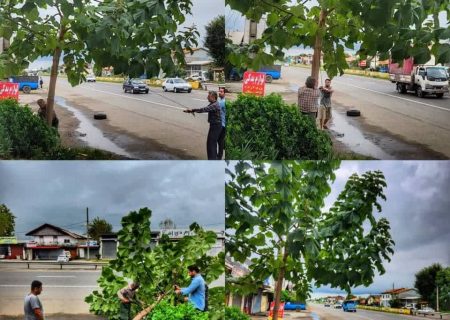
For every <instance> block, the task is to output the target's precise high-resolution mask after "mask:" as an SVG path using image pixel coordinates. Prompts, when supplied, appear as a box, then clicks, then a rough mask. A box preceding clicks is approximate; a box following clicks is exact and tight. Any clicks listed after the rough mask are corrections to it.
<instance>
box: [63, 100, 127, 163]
mask: <svg viewBox="0 0 450 320" xmlns="http://www.w3.org/2000/svg"><path fill="white" fill-rule="evenodd" d="M55 103H56V104H58V105H59V106H61V107H63V108H66V109H67V110H69V111H70V112H72V113H73V114H74V116H75V117H76V118H77V119H78V121H80V124H79V127H78V129H77V131H78V132H80V136H79V139H80V140H82V141H84V142H86V144H87V145H88V146H89V147H92V148H97V149H101V150H105V151H109V152H112V153H115V154H119V155H122V156H126V157H129V158H132V157H133V156H132V155H131V154H130V153H128V152H127V151H126V150H125V149H123V148H121V147H119V146H118V145H117V144H115V143H114V142H112V141H111V140H109V139H108V138H107V137H105V136H104V135H103V132H102V131H101V130H100V129H98V128H97V127H95V126H94V124H93V123H92V122H91V120H90V119H88V117H86V116H85V115H84V114H83V113H82V112H81V111H79V110H78V109H76V108H74V107H72V106H70V105H68V104H67V102H66V99H64V98H62V97H55Z"/></svg>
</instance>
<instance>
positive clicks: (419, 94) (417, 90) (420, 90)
mask: <svg viewBox="0 0 450 320" xmlns="http://www.w3.org/2000/svg"><path fill="white" fill-rule="evenodd" d="M416 94H417V96H418V97H419V98H423V97H424V96H425V95H424V94H423V91H422V87H417V89H416Z"/></svg>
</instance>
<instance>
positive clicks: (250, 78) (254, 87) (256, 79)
mask: <svg viewBox="0 0 450 320" xmlns="http://www.w3.org/2000/svg"><path fill="white" fill-rule="evenodd" d="M265 89H266V74H265V73H263V72H253V71H246V72H245V73H244V79H243V83H242V92H243V93H249V94H254V95H256V96H264V93H265Z"/></svg>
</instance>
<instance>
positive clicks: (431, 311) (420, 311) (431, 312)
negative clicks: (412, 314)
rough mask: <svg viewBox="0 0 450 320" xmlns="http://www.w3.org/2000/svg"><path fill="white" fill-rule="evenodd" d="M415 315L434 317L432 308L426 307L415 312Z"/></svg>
mask: <svg viewBox="0 0 450 320" xmlns="http://www.w3.org/2000/svg"><path fill="white" fill-rule="evenodd" d="M417 313H418V314H431V315H434V313H435V311H434V309H433V308H429V307H426V308H422V309H420V310H417Z"/></svg>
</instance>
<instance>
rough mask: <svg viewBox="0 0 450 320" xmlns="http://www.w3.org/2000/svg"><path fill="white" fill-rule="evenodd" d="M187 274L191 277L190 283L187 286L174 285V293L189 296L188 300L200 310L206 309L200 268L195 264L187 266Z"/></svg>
mask: <svg viewBox="0 0 450 320" xmlns="http://www.w3.org/2000/svg"><path fill="white" fill-rule="evenodd" d="M188 274H189V276H190V277H191V279H192V280H191V283H190V284H189V286H188V287H187V288H180V287H178V286H175V293H176V294H182V295H184V296H189V298H188V301H189V302H191V303H192V304H193V305H194V307H195V308H197V309H198V310H200V311H206V310H205V308H206V284H205V280H204V279H203V277H202V276H201V274H200V269H199V268H198V267H197V266H195V265H192V266H189V267H188Z"/></svg>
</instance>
